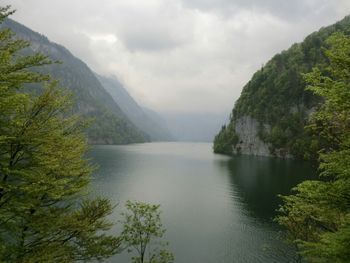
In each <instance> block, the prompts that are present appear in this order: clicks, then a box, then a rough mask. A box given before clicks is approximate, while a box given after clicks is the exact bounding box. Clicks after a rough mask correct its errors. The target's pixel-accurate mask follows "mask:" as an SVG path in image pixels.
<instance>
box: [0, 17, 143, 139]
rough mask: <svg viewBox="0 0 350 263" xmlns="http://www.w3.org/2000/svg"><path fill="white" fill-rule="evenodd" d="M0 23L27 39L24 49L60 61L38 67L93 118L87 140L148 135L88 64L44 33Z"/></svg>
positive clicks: (7, 21) (84, 112)
mask: <svg viewBox="0 0 350 263" xmlns="http://www.w3.org/2000/svg"><path fill="white" fill-rule="evenodd" d="M2 26H3V27H7V28H10V29H11V30H12V31H14V32H15V33H16V35H17V37H19V38H22V39H25V40H28V41H29V42H30V43H31V46H30V48H27V49H26V51H25V52H28V53H33V52H41V53H44V54H47V55H49V57H50V58H51V59H52V60H58V61H60V62H62V63H60V64H54V65H48V66H44V67H43V69H41V71H43V72H45V73H48V74H50V75H51V76H52V77H53V78H54V79H57V80H59V83H60V86H62V87H65V88H68V89H69V90H71V91H72V93H73V96H74V101H75V105H74V111H75V112H77V113H79V114H82V115H83V116H86V117H88V118H93V119H94V122H93V124H92V125H91V127H90V128H88V130H87V134H88V138H89V141H90V143H93V144H127V143H133V142H144V141H147V140H148V136H147V135H146V134H144V133H143V132H141V131H140V130H139V129H138V128H137V127H136V126H135V125H134V124H133V123H132V122H131V121H130V120H129V119H128V118H127V116H126V115H125V114H124V112H123V111H122V110H121V108H120V107H119V106H118V105H117V104H116V102H115V101H114V100H113V98H112V97H111V96H110V94H109V93H108V92H107V91H106V90H105V89H104V88H103V87H102V85H101V83H100V82H99V81H98V79H97V78H96V76H95V74H94V73H93V72H92V71H91V70H90V68H89V67H88V66H87V65H86V64H85V63H84V62H82V61H81V60H80V59H78V58H76V57H75V56H73V55H72V54H71V53H70V52H69V51H68V50H67V49H66V48H65V47H63V46H61V45H58V44H56V43H53V42H51V41H49V40H48V39H47V38H46V37H45V36H43V35H41V34H38V33H36V32H34V31H32V30H30V29H29V28H27V27H25V26H23V25H21V24H19V23H17V22H15V21H13V20H10V19H7V20H6V21H5V22H4V23H3V25H2Z"/></svg>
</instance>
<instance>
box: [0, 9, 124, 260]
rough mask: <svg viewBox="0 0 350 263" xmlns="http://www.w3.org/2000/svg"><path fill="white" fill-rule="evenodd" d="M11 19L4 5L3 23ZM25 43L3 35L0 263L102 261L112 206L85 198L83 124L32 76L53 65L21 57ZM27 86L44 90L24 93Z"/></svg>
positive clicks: (60, 93)
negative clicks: (39, 86) (39, 70)
mask: <svg viewBox="0 0 350 263" xmlns="http://www.w3.org/2000/svg"><path fill="white" fill-rule="evenodd" d="M11 13H12V11H10V9H9V7H1V8H0V22H3V21H4V19H6V17H7V16H8V15H10V14H11ZM28 45H29V43H28V42H26V41H23V40H20V39H17V38H15V36H14V34H13V33H12V32H11V31H10V30H8V29H5V30H1V31H0V262H75V261H77V260H83V261H88V260H96V259H97V260H100V259H103V258H106V257H108V256H110V255H112V254H114V253H116V252H117V250H118V247H119V244H120V239H118V238H116V237H112V236H108V235H106V234H105V230H108V229H109V228H110V227H111V223H110V222H108V221H107V220H106V216H107V215H109V214H110V213H111V211H112V206H111V204H110V202H109V201H108V200H106V199H96V200H88V199H86V198H84V196H82V192H83V191H84V190H86V187H87V185H88V183H89V181H90V173H91V171H92V169H93V167H92V166H91V165H90V164H89V162H88V160H87V159H86V158H85V153H86V151H87V143H86V138H85V135H84V133H83V129H84V127H85V124H84V122H83V121H82V120H81V119H80V117H79V116H70V114H69V113H70V106H71V100H70V95H69V94H68V93H67V92H65V91H64V90H63V89H62V88H59V87H58V86H57V83H56V82H55V81H51V80H50V77H49V76H47V75H43V74H41V73H39V72H37V71H35V69H36V68H37V67H40V66H42V65H47V64H50V63H52V62H51V61H50V60H49V59H48V58H47V57H46V56H44V55H41V54H35V55H31V56H25V55H21V54H23V53H21V51H22V50H23V49H24V48H26V47H27V46H28ZM27 83H41V84H42V86H43V88H42V89H41V90H40V91H38V92H34V93H26V92H25V86H26V85H25V84H27ZM35 94H37V95H35Z"/></svg>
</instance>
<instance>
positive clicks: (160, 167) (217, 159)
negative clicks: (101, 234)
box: [91, 142, 315, 263]
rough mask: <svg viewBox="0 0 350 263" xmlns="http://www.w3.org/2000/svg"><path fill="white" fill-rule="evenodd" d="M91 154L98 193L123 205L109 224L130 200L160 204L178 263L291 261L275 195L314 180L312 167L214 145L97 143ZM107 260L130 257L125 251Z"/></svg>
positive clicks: (289, 249) (122, 260)
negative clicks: (228, 152)
mask: <svg viewBox="0 0 350 263" xmlns="http://www.w3.org/2000/svg"><path fill="white" fill-rule="evenodd" d="M91 157H92V158H93V161H94V162H95V163H96V164H98V165H99V169H98V170H97V171H96V172H95V174H94V176H93V183H92V187H93V192H94V194H96V195H100V196H105V197H108V198H110V199H111V200H112V201H113V202H114V203H119V204H120V205H119V206H118V207H117V208H116V212H115V214H114V215H113V216H112V219H114V220H115V221H116V220H118V213H119V212H120V211H121V210H122V204H123V203H124V202H125V201H126V200H139V201H144V202H149V203H154V204H160V205H161V210H162V222H163V225H164V227H165V228H166V229H167V232H166V235H165V239H166V240H167V241H169V243H170V249H171V250H172V252H173V253H174V255H175V262H176V263H233V262H234V263H241V262H247V263H248V262H249V263H254V262H266V263H273V262H292V256H293V249H292V247H289V246H288V245H286V244H284V243H283V242H282V241H281V239H280V238H279V236H280V234H279V231H280V229H279V228H278V226H277V224H276V223H275V222H273V217H274V216H275V215H276V212H275V210H276V209H277V208H278V204H279V203H280V200H279V198H278V197H277V195H278V194H287V193H290V189H291V188H292V187H294V186H295V185H296V184H297V183H299V182H301V181H303V180H305V179H310V178H315V171H314V170H313V169H312V167H311V166H310V165H308V164H306V163H303V162H297V161H293V160H280V159H274V158H264V157H248V156H237V157H227V156H222V155H216V154H213V153H212V149H211V144H209V143H177V142H176V143H147V144H135V145H127V146H95V147H93V149H92V151H91ZM108 262H120V263H124V262H125V263H127V262H131V260H130V255H128V254H127V253H122V254H120V255H116V256H115V257H113V258H112V259H110V260H108Z"/></svg>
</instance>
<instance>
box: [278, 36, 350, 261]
mask: <svg viewBox="0 0 350 263" xmlns="http://www.w3.org/2000/svg"><path fill="white" fill-rule="evenodd" d="M327 43H328V45H329V46H330V47H329V49H328V50H327V51H326V52H325V53H326V56H327V58H328V59H329V62H330V64H329V67H327V68H326V70H325V71H323V72H321V70H320V69H318V68H314V69H313V71H312V72H311V73H309V74H306V75H305V80H306V81H307V82H308V83H309V85H310V86H309V89H310V90H311V91H313V92H314V93H315V94H317V95H319V96H321V97H322V98H323V99H324V103H323V104H322V106H321V107H320V109H319V110H318V112H317V113H316V114H315V115H314V117H313V119H312V122H311V124H310V129H312V130H313V131H314V132H315V133H317V134H318V136H319V137H320V138H322V139H323V140H325V141H327V144H326V145H327V147H324V148H323V149H322V151H321V152H320V166H319V168H320V171H321V176H322V177H324V179H323V180H320V181H306V182H303V183H301V184H299V185H298V186H297V187H296V188H295V189H294V190H295V191H296V194H295V195H291V196H286V197H283V199H284V202H285V203H284V205H283V206H282V207H281V209H280V210H281V212H282V214H281V215H280V216H279V217H278V221H279V223H280V224H282V225H283V226H285V227H286V228H287V230H288V233H289V236H290V238H291V240H293V241H294V242H295V243H296V244H298V246H299V248H300V249H301V253H302V255H304V256H305V257H306V258H307V259H308V260H309V261H310V262H335V263H338V262H339V263H343V262H344V263H345V262H349V259H350V249H349V248H350V37H349V36H345V35H343V34H341V33H337V34H334V35H333V36H331V37H330V38H329V39H328V41H327Z"/></svg>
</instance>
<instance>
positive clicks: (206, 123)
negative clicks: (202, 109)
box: [162, 112, 228, 142]
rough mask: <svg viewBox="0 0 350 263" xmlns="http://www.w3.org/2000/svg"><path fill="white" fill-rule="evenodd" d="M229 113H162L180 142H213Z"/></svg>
mask: <svg viewBox="0 0 350 263" xmlns="http://www.w3.org/2000/svg"><path fill="white" fill-rule="evenodd" d="M227 115H228V114H227V113H174V112H165V113H162V116H163V118H164V119H165V120H166V121H167V124H168V127H169V129H170V130H171V132H172V133H173V134H174V136H175V138H176V139H177V140H179V141H192V142H212V141H213V140H214V137H215V135H216V134H217V133H218V131H219V130H220V128H221V125H222V124H223V123H226V122H227V121H228V117H227Z"/></svg>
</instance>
